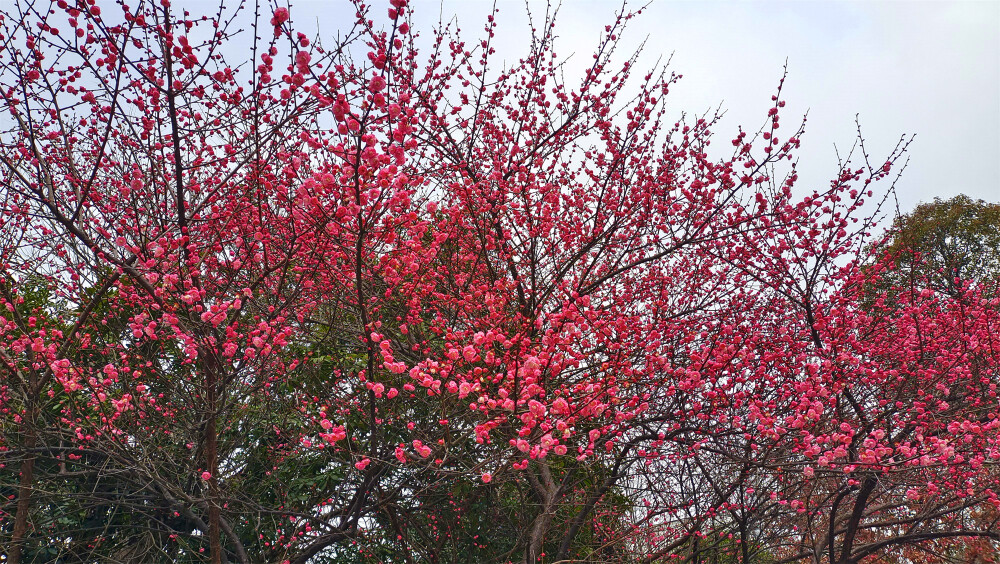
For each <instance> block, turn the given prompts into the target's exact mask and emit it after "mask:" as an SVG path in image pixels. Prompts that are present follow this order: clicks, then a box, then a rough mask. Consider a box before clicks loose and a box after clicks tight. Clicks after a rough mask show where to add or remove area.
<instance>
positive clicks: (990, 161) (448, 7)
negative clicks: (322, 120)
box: [292, 0, 1000, 212]
mask: <svg viewBox="0 0 1000 564" xmlns="http://www.w3.org/2000/svg"><path fill="white" fill-rule="evenodd" d="M371 3H372V4H373V5H375V6H379V9H378V14H379V15H381V13H382V12H383V10H382V9H381V6H380V5H381V4H386V5H387V4H388V2H387V1H385V2H382V1H381V0H373V2H371ZM331 4H337V2H331V1H330V0H323V1H317V0H313V1H308V0H307V1H304V2H303V1H301V0H300V1H299V2H296V3H295V4H293V10H292V16H293V18H294V19H295V20H297V23H298V26H297V27H299V26H301V27H306V28H308V27H311V25H312V22H313V21H315V22H316V23H317V24H318V28H319V32H320V35H324V34H325V33H326V32H328V31H329V30H331V29H337V28H338V26H339V25H340V24H339V22H343V21H344V20H349V18H350V13H351V12H349V11H346V10H342V9H332V8H333V7H332V6H331ZM529 4H530V5H531V6H532V9H533V10H534V11H536V13H539V14H541V13H544V9H545V3H544V2H536V1H533V0H532V1H530V2H529ZM633 4H635V5H639V4H638V3H633ZM342 5H343V4H342ZM412 5H413V8H414V10H413V15H414V24H415V25H414V27H415V28H416V29H418V30H422V31H424V33H425V36H426V35H427V34H428V33H427V32H429V30H430V27H431V26H433V25H434V24H435V23H436V22H437V20H438V16H439V13H440V14H443V15H444V16H445V19H448V18H449V17H450V16H454V17H456V18H457V20H458V22H459V24H460V27H461V28H462V30H463V35H464V36H465V37H466V38H467V39H469V40H474V39H476V38H477V37H478V35H479V32H480V30H481V29H482V25H483V23H484V21H485V15H486V13H487V12H488V11H489V9H490V6H491V5H492V2H488V1H479V0H448V1H444V2H443V3H441V2H438V0H433V1H431V0H426V1H425V0H415V1H413V2H412ZM498 5H499V7H500V16H499V24H500V25H499V32H498V37H497V39H498V40H499V42H498V43H497V49H498V52H499V53H498V54H499V56H500V57H501V58H506V59H508V60H514V59H517V58H518V57H519V56H520V55H522V54H523V53H524V45H525V42H524V40H525V38H526V37H527V32H528V25H527V19H526V17H525V3H524V1H523V0H500V1H499V2H498ZM619 5H620V4H619V2H616V1H601V0H563V2H562V7H561V10H560V15H559V22H558V25H557V27H556V29H557V34H558V36H559V40H558V42H557V52H558V53H559V54H560V55H570V54H574V53H575V57H574V59H575V61H579V63H580V64H584V63H585V62H586V61H587V60H588V59H589V58H590V54H591V53H592V49H593V47H594V45H596V42H597V40H598V37H599V35H600V32H601V31H602V29H603V27H604V25H606V24H607V23H610V22H611V21H613V18H614V13H615V11H616V9H617V8H618V6H619ZM383 17H384V16H383ZM303 24H305V25H303ZM626 38H627V40H628V43H627V45H633V46H634V45H637V44H638V43H639V42H640V41H642V40H644V39H645V40H647V42H646V51H645V53H646V56H645V59H644V60H645V62H646V63H647V64H652V63H653V62H655V60H656V58H657V57H659V56H661V55H664V56H669V55H673V62H672V64H671V68H672V70H673V71H675V72H677V73H679V74H682V75H683V76H684V78H683V79H682V80H681V82H680V84H679V85H678V86H677V87H676V88H673V89H672V90H671V94H670V98H669V99H668V104H670V105H672V108H673V110H675V111H676V112H678V113H679V112H680V111H682V110H684V111H688V112H695V113H702V112H704V111H705V110H708V109H710V108H714V107H715V106H718V105H719V104H721V105H722V107H723V109H725V110H726V111H727V114H726V117H725V118H724V120H723V121H722V123H721V124H720V125H719V126H718V127H716V131H717V133H719V139H729V137H728V136H729V135H730V134H731V133H733V132H735V131H736V126H737V125H740V124H742V125H744V128H747V129H753V130H756V129H757V127H759V126H760V125H761V124H762V123H763V121H764V116H765V113H766V111H767V108H768V107H769V105H770V96H771V94H772V93H773V92H774V89H775V87H776V85H777V83H778V80H779V79H780V78H781V73H782V66H783V65H784V64H785V60H786V58H787V60H788V69H789V78H788V80H787V82H786V85H785V90H784V96H785V98H786V99H787V100H788V106H787V107H786V108H785V111H784V112H783V114H782V115H783V116H785V123H787V124H788V127H791V125H792V118H793V116H796V115H801V114H803V113H805V112H806V111H807V110H808V112H809V122H808V127H807V131H806V135H805V137H804V139H803V146H802V150H801V151H800V153H799V158H800V179H801V180H800V189H801V188H811V187H812V186H818V187H822V186H823V185H825V184H826V183H827V182H828V181H829V179H830V178H831V177H832V176H833V174H834V172H835V170H836V163H837V157H836V154H837V153H836V151H835V146H836V147H837V149H839V150H840V151H841V153H842V154H843V153H845V152H846V151H847V150H849V149H850V147H851V145H852V144H853V142H854V139H855V136H856V129H855V123H854V116H855V114H858V116H859V119H860V122H861V126H862V131H863V133H864V137H865V140H866V144H867V146H868V148H869V150H870V153H871V154H872V155H873V156H874V157H880V156H884V155H885V154H887V153H888V151H889V150H891V148H892V147H893V146H894V145H895V143H896V142H897V141H898V140H899V138H900V136H901V135H903V134H912V133H915V134H916V140H915V141H914V143H913V145H911V150H910V163H909V166H908V168H907V169H906V172H905V174H904V176H903V179H902V180H901V181H900V182H899V184H898V185H897V192H898V196H899V203H900V208H901V209H902V211H904V212H906V211H908V210H909V209H911V208H912V207H913V206H915V205H916V204H917V203H918V202H921V201H930V200H933V198H934V197H936V196H937V197H942V198H948V197H951V196H954V195H956V194H960V193H965V194H968V195H970V196H973V197H976V198H981V199H985V200H990V201H1000V2H997V1H987V0H982V1H972V2H929V1H924V2H902V1H893V2H888V1H886V2H876V1H855V2H811V1H796V2H708V1H674V0H653V1H652V2H651V4H650V6H649V7H648V8H647V9H646V10H645V11H644V12H643V14H642V15H641V16H640V17H639V18H638V19H637V20H635V21H634V22H633V23H632V24H631V27H630V30H629V32H628V33H627V34H626Z"/></svg>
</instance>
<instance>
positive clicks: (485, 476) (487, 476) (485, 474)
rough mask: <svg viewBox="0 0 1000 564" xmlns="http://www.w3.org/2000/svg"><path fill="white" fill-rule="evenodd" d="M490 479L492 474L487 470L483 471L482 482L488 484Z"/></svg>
mask: <svg viewBox="0 0 1000 564" xmlns="http://www.w3.org/2000/svg"><path fill="white" fill-rule="evenodd" d="M491 480H493V474H490V473H489V472H483V483H484V484H488V483H490V481H491Z"/></svg>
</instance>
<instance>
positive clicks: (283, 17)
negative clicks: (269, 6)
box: [271, 8, 288, 26]
mask: <svg viewBox="0 0 1000 564" xmlns="http://www.w3.org/2000/svg"><path fill="white" fill-rule="evenodd" d="M287 21H288V8H278V9H277V10H275V11H274V17H272V18H271V25H273V26H279V25H281V24H283V23H285V22H287Z"/></svg>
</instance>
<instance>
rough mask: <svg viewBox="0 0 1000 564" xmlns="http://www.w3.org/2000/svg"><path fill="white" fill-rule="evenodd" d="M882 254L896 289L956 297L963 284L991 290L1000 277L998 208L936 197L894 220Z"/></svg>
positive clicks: (977, 201)
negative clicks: (891, 264) (924, 289)
mask: <svg viewBox="0 0 1000 564" xmlns="http://www.w3.org/2000/svg"><path fill="white" fill-rule="evenodd" d="M891 233H892V236H891V239H890V240H889V241H888V243H887V244H886V245H885V247H884V251H885V252H887V253H889V254H890V255H891V256H892V257H893V261H894V263H895V266H896V269H897V270H896V273H895V275H894V278H896V280H895V282H897V283H898V286H900V287H903V288H906V287H914V286H917V289H921V287H929V288H930V289H933V290H935V291H937V292H941V293H944V294H948V295H951V296H954V295H957V294H958V293H959V292H960V291H961V288H962V284H963V283H966V282H975V283H978V284H984V285H987V287H992V288H993V291H996V287H997V282H998V277H1000V204H994V203H988V202H984V201H983V200H973V199H971V198H969V197H968V196H965V195H959V196H955V197H954V198H951V199H950V200H941V199H937V198H935V200H934V202H933V203H928V204H921V205H919V206H917V207H916V209H914V210H913V211H912V212H910V213H909V214H906V215H902V216H900V217H899V218H897V219H896V221H895V222H894V224H893V227H892V230H891Z"/></svg>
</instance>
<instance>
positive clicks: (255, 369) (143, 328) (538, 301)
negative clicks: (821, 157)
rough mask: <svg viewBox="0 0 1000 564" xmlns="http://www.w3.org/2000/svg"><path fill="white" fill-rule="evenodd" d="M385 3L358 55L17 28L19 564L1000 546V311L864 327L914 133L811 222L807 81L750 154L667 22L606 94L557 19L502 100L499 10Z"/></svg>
mask: <svg viewBox="0 0 1000 564" xmlns="http://www.w3.org/2000/svg"><path fill="white" fill-rule="evenodd" d="M354 7H355V8H356V12H357V15H356V19H355V21H354V22H353V27H351V28H350V29H349V30H343V32H342V33H341V35H340V36H339V39H338V40H337V41H336V42H332V43H328V42H327V40H326V39H324V38H322V37H321V38H313V37H309V36H307V35H305V34H303V33H300V32H298V31H297V30H296V28H295V27H294V25H293V16H294V14H295V12H294V9H291V8H289V7H288V6H273V5H264V4H258V5H256V6H255V7H254V8H252V9H249V10H247V11H246V12H243V11H242V10H240V9H239V8H227V7H226V6H224V5H222V4H220V5H219V7H218V9H217V10H216V11H215V12H213V13H210V14H209V13H206V14H205V15H204V16H201V15H192V14H190V13H188V12H187V11H185V10H183V9H180V8H177V7H175V6H171V3H170V2H168V1H166V0H161V1H160V2H155V3H154V2H151V1H137V2H135V6H131V5H125V4H110V3H108V4H105V3H98V2H96V1H93V0H84V1H80V2H70V1H68V0H59V1H58V2H55V3H53V4H52V5H51V6H48V5H46V6H44V7H42V6H41V5H39V4H36V3H29V2H23V3H18V4H16V6H15V8H14V9H13V10H12V11H11V12H9V13H4V14H3V15H2V16H0V18H2V19H0V28H2V31H0V35H2V37H0V73H2V74H0V76H2V80H0V95H2V96H3V101H4V108H3V110H4V114H3V117H2V118H0V120H2V121H0V123H2V125H3V130H2V133H0V179H2V182H3V184H2V186H3V188H2V192H0V194H2V198H0V202H2V203H0V206H2V210H3V217H4V222H3V225H2V226H0V276H2V278H0V301H2V304H3V307H4V310H3V311H2V312H0V315H2V317H0V364H2V369H0V370H2V374H3V379H2V380H0V413H2V419H0V429H3V433H2V435H0V465H2V467H0V491H3V493H4V495H5V499H3V500H2V501H0V504H2V505H0V541H2V544H3V545H4V546H5V547H8V548H6V554H5V556H6V559H7V561H8V562H13V563H20V562H26V561H39V562H41V561H93V560H95V559H96V560H115V561H184V562H188V561H190V562H200V561H208V562H213V563H221V562H231V561H237V562H241V563H249V562H258V561H267V562H272V561H274V562H289V563H305V562H324V561H328V562H351V561H358V562H377V561H401V562H417V561H434V562H451V561H462V560H467V559H468V558H475V559H476V560H479V561H498V562H502V561H515V560H516V561H522V562H541V561H547V562H556V561H603V562H610V561H622V562H632V561H637V560H641V561H649V562H652V561H667V560H674V559H677V558H680V559H681V560H682V561H683V560H684V559H686V560H687V561H691V562H699V561H704V559H705V558H708V557H710V556H711V557H713V558H717V559H722V558H732V559H736V560H737V561H742V562H751V561H760V560H761V559H764V558H770V559H772V560H776V561H796V560H809V559H812V561H815V562H820V561H822V559H823V558H828V559H829V561H830V562H831V564H844V563H848V562H857V561H859V560H860V559H862V558H866V557H868V556H871V555H876V554H884V553H886V552H887V551H894V550H899V549H901V547H902V546H904V545H905V546H910V547H925V546H930V544H928V543H931V544H933V543H940V542H944V541H948V542H965V543H973V542H980V541H982V539H985V541H984V542H988V540H989V539H995V538H997V527H996V522H995V520H994V521H990V520H989V519H990V517H989V515H995V507H996V504H997V497H996V493H995V492H996V484H995V479H996V468H995V464H996V460H997V457H998V456H1000V454H998V450H997V449H998V446H997V445H996V439H995V438H994V436H995V433H994V432H992V431H993V430H994V428H995V427H996V425H997V424H998V423H997V417H998V410H997V399H996V390H995V387H996V385H995V381H996V365H997V363H996V360H997V357H996V355H997V347H996V343H995V337H993V336H992V335H994V334H996V330H995V329H996V322H997V319H996V315H997V307H996V306H997V303H996V299H995V298H990V297H989V296H988V295H986V294H982V293H977V290H976V289H975V288H972V289H969V291H968V292H965V293H963V294H961V295H960V296H955V297H941V296H931V295H925V294H924V293H921V292H909V293H906V294H904V295H901V296H900V297H898V298H894V299H897V303H895V304H887V303H886V302H885V299H881V301H879V300H875V305H874V306H871V304H870V303H869V302H870V301H872V300H867V299H862V298H863V296H865V295H867V294H864V293H863V292H862V291H861V288H864V287H866V286H865V284H863V283H862V282H864V281H865V280H866V278H865V277H869V278H870V277H872V276H880V275H881V271H879V270H877V269H876V270H874V271H873V270H871V269H867V270H865V269H861V268H860V267H859V266H856V265H857V264H861V262H859V261H858V260H856V259H859V258H863V257H859V255H860V254H861V253H862V250H863V249H866V248H868V247H866V241H867V238H868V232H869V231H870V230H871V228H872V226H873V225H872V220H871V218H870V217H869V216H867V215H865V209H864V208H863V205H864V204H865V202H866V200H870V199H871V198H873V197H874V190H875V187H876V184H877V183H878V182H880V181H883V180H884V179H886V178H887V177H888V176H889V175H890V173H891V172H892V171H893V170H894V167H896V168H898V165H899V163H900V159H901V158H902V157H903V155H904V153H905V148H906V140H905V139H903V140H901V142H900V144H899V145H898V146H897V147H896V149H895V150H894V151H892V152H891V154H890V155H888V156H887V158H886V159H885V160H879V161H877V164H872V163H874V162H875V161H871V162H869V161H870V159H869V157H868V155H867V153H865V152H864V151H863V147H862V151H861V153H862V156H863V160H864V161H865V162H864V164H863V165H857V164H852V162H851V161H846V162H844V163H843V164H842V166H841V170H840V172H839V174H838V176H837V178H836V179H834V181H833V182H832V183H831V184H830V185H829V186H828V187H826V188H824V189H822V190H815V191H804V195H796V193H797V192H799V191H801V190H799V189H798V188H797V187H796V181H797V178H798V177H797V174H796V169H795V164H794V160H793V157H794V154H795V149H796V148H797V147H798V146H799V144H800V138H801V136H802V134H803V132H804V121H803V122H801V123H798V124H796V126H794V127H791V128H784V129H783V128H781V125H782V123H781V118H782V111H783V110H782V108H784V105H785V103H784V100H783V99H782V98H781V84H783V82H784V79H783V78H782V80H781V83H779V87H778V89H777V92H775V95H774V96H773V97H772V100H771V104H770V106H769V108H768V109H767V110H766V118H765V120H764V126H763V127H762V128H761V129H759V130H758V131H757V132H756V133H752V132H747V131H744V130H742V129H741V130H740V131H739V132H738V133H737V134H735V135H734V138H733V139H731V142H732V147H733V149H732V152H731V153H729V154H728V155H723V156H721V157H714V156H710V155H709V152H710V150H712V151H713V152H714V149H711V147H710V146H711V143H712V141H713V140H714V139H713V137H712V133H711V129H712V127H713V126H715V124H716V121H717V119H716V118H717V116H711V115H706V116H702V117H694V118H690V117H683V118H680V119H677V118H672V117H670V115H671V114H670V113H669V112H668V110H667V107H666V106H665V100H666V99H667V95H668V93H669V89H670V87H671V86H672V85H673V83H674V82H675V80H677V78H679V77H677V76H676V75H673V74H671V73H670V72H669V71H668V70H667V69H663V68H657V69H653V70H652V71H649V72H639V71H637V60H638V55H637V54H636V55H632V56H628V57H625V58H624V59H623V60H621V59H618V58H617V56H616V47H617V46H618V44H619V38H620V36H621V34H622V33H623V31H624V30H625V28H626V27H627V24H628V22H629V21H631V20H632V19H633V18H634V17H637V16H638V13H632V12H628V11H624V10H623V11H622V12H621V13H620V14H619V15H618V17H617V18H616V19H615V21H613V22H611V23H610V24H609V25H608V27H607V28H606V29H605V33H604V35H603V36H602V37H601V39H600V41H599V42H598V44H597V46H596V49H595V54H594V58H593V59H592V64H591V65H590V66H589V67H588V68H586V69H585V70H584V71H583V73H582V76H580V77H579V79H578V80H576V81H573V80H567V79H566V78H565V76H564V73H563V59H561V58H560V57H558V56H557V54H556V51H555V45H556V29H557V27H556V24H555V11H554V10H553V11H549V12H546V15H545V17H544V19H543V20H542V21H541V23H540V24H539V25H538V27H537V28H536V29H533V30H532V32H533V33H532V37H533V39H532V41H531V43H530V45H529V46H528V49H527V53H526V55H525V56H524V57H523V58H522V59H519V60H518V61H516V62H515V63H513V64H509V65H506V66H503V67H500V66H499V65H498V63H497V62H496V55H495V52H494V49H493V47H492V40H493V38H494V36H495V33H497V23H496V17H495V16H496V13H495V12H494V13H493V14H492V15H491V16H489V17H488V19H487V22H486V26H485V30H484V32H483V38H482V40H481V41H479V42H477V43H476V44H467V43H465V42H464V41H463V40H462V39H461V37H460V36H459V34H458V31H457V30H456V29H454V28H453V27H451V26H447V25H442V26H441V27H440V28H439V29H437V30H435V31H434V32H433V33H432V35H431V37H430V40H429V43H427V44H424V43H423V40H422V39H421V38H420V36H419V34H418V32H417V30H414V29H412V28H411V24H412V20H411V19H410V17H409V16H410V6H408V3H407V2H406V1H405V0H390V2H388V3H387V4H386V5H384V6H383V5H381V4H379V5H378V6H377V13H376V11H375V10H372V9H370V6H368V5H366V4H365V3H364V2H361V1H357V2H355V3H354ZM386 10H387V15H388V18H387V19H385V20H383V21H384V26H383V25H381V24H378V23H377V21H376V20H377V19H378V18H382V17H383V16H382V15H381V14H383V13H385V11H386ZM244 27H245V28H246V30H243V29H241V28H244ZM248 34H249V39H247V38H246V36H247V35H248ZM237 43H238V44H239V45H241V46H247V47H248V48H247V49H246V50H245V51H246V52H247V53H249V58H248V59H247V60H245V61H235V60H230V59H229V55H228V51H227V49H226V47H227V46H228V45H231V44H237ZM637 72H639V74H636V73H637ZM727 147H728V145H727ZM793 189H794V190H793ZM893 295H894V296H895V294H893ZM890 305H891V307H890ZM974 514H975V515H976V517H975V519H973V518H972V516H973V515H974ZM969 539H973V540H969ZM969 546H971V545H969ZM470 555H473V556H470Z"/></svg>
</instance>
